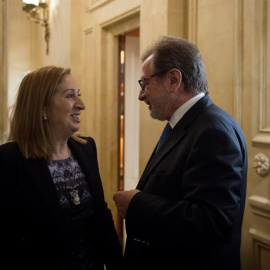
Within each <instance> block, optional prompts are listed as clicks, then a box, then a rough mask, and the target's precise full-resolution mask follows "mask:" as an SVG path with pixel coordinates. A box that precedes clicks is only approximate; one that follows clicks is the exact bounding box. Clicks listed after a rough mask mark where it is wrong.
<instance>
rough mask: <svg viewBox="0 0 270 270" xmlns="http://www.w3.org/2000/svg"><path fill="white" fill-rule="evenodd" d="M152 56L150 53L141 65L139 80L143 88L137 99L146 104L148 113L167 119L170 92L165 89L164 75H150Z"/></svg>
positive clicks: (156, 117) (160, 118) (153, 116)
mask: <svg viewBox="0 0 270 270" xmlns="http://www.w3.org/2000/svg"><path fill="white" fill-rule="evenodd" d="M152 59H153V56H152V55H150V56H149V57H148V58H147V59H146V60H145V61H144V62H143V65H142V74H141V80H142V82H143V84H144V86H145V87H144V90H143V89H141V91H140V93H139V97H138V98H139V100H140V101H144V102H145V103H146V104H147V105H148V109H149V111H150V115H151V117H152V118H154V119H158V120H161V121H163V120H169V119H168V106H170V104H171V102H172V101H171V99H170V94H169V92H168V91H167V90H166V86H165V84H164V82H165V81H166V75H165V76H164V77H162V78H160V77H158V76H153V77H151V76H152V75H153V74H154V73H153V71H152V68H151V62H152Z"/></svg>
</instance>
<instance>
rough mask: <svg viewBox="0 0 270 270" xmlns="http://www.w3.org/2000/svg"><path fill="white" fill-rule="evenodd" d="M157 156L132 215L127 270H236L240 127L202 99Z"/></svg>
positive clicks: (241, 186)
mask: <svg viewBox="0 0 270 270" xmlns="http://www.w3.org/2000/svg"><path fill="white" fill-rule="evenodd" d="M154 152H155V150H154ZM154 152H153V154H152V156H151V158H150V160H149V162H148V164H147V166H146V168H145V170H144V172H143V174H142V176H141V179H140V181H139V183H138V186H137V188H138V189H139V190H141V191H142V192H139V193H137V194H136V195H135V196H134V197H133V198H132V200H131V202H130V204H129V207H128V210H127V215H126V231H127V242H126V249H125V260H126V264H127V268H126V269H147V267H149V265H150V268H148V269H183V270H186V269H189V270H190V269H192V270H198V269H205V270H206V269H207V270H220V269H222V270H239V269H240V242H241V226H242V219H243V212H244V205H245V196H246V181H247V179H246V177H247V152H246V143H245V139H244V135H243V133H242V131H241V128H240V127H239V125H238V124H237V123H236V121H235V120H234V119H233V118H232V117H231V116H229V115H228V114H227V113H226V112H224V111H223V110H222V109H220V108H218V107H217V106H215V105H214V104H213V103H212V101H211V99H210V98H209V96H205V97H203V98H202V99H201V100H199V101H198V102H197V103H196V104H195V105H194V106H193V107H192V108H191V109H190V110H189V111H188V112H187V113H186V114H185V115H184V117H183V118H182V119H181V120H180V121H179V122H178V123H177V125H176V126H175V127H174V129H173V131H172V132H171V133H170V135H169V137H168V138H167V140H166V141H165V143H164V144H163V146H162V147H161V149H160V150H159V152H158V153H157V154H156V155H155V154H154ZM171 265H175V266H174V267H170V266H171ZM144 267H145V268H144Z"/></svg>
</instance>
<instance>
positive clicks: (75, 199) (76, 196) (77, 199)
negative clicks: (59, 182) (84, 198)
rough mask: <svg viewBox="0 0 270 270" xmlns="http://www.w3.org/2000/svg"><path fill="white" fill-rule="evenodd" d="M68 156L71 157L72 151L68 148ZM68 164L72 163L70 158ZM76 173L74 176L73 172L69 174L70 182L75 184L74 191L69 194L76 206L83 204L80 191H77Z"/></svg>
mask: <svg viewBox="0 0 270 270" xmlns="http://www.w3.org/2000/svg"><path fill="white" fill-rule="evenodd" d="M68 156H70V150H69V148H68ZM67 160H68V162H69V163H70V160H69V158H68V159H67ZM69 166H70V167H71V164H69ZM71 177H72V178H73V179H72V180H71ZM75 180H76V179H75V172H74V173H73V174H72V171H70V172H69V181H70V183H71V182H73V189H72V191H70V192H69V194H70V196H71V199H72V202H73V203H74V204H75V205H79V204H80V203H81V198H80V196H79V190H77V189H75Z"/></svg>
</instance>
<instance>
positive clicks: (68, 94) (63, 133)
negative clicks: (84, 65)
mask: <svg viewBox="0 0 270 270" xmlns="http://www.w3.org/2000/svg"><path fill="white" fill-rule="evenodd" d="M80 96H81V94H80V89H79V88H78V85H77V83H76V81H75V79H74V77H73V76H72V75H70V74H68V75H65V76H64V77H63V79H62V81H61V83H60V84H59V85H58V86H57V89H56V92H55V94H54V96H53V98H52V103H51V108H50V116H49V117H50V118H49V120H50V122H51V125H52V130H53V133H54V136H55V137H56V139H68V138H69V137H70V136H71V135H72V134H73V133H75V132H77V131H78V130H79V125H80V114H81V110H84V109H85V106H84V103H83V101H82V100H81V98H80Z"/></svg>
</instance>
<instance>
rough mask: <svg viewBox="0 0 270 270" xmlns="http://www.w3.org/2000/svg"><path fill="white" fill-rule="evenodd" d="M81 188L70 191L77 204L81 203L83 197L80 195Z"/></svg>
mask: <svg viewBox="0 0 270 270" xmlns="http://www.w3.org/2000/svg"><path fill="white" fill-rule="evenodd" d="M78 193H79V190H77V189H73V190H72V191H70V192H69V194H70V195H71V198H72V201H73V203H74V204H75V205H79V204H80V203H81V198H80V196H79V194H78Z"/></svg>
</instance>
